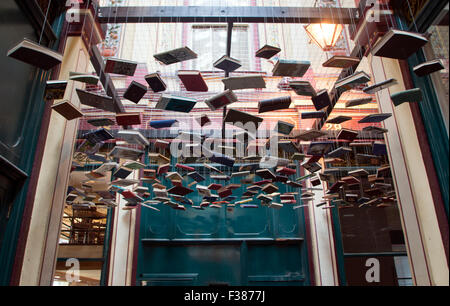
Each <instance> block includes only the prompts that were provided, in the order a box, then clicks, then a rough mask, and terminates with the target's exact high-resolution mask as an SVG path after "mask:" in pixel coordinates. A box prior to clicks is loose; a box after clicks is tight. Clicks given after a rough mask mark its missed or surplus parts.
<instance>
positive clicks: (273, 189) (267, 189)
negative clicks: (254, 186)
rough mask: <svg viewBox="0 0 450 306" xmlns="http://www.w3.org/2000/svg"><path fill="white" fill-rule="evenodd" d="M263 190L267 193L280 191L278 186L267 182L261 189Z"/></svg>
mask: <svg viewBox="0 0 450 306" xmlns="http://www.w3.org/2000/svg"><path fill="white" fill-rule="evenodd" d="M261 191H262V192H265V193H267V194H271V193H274V192H276V191H278V187H277V186H275V185H273V184H267V185H266V186H264V187H263V188H262V189H261Z"/></svg>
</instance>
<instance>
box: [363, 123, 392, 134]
mask: <svg viewBox="0 0 450 306" xmlns="http://www.w3.org/2000/svg"><path fill="white" fill-rule="evenodd" d="M362 130H363V131H364V132H369V133H376V134H383V133H387V132H388V129H385V128H382V127H379V126H372V125H370V126H365V127H363V129H362Z"/></svg>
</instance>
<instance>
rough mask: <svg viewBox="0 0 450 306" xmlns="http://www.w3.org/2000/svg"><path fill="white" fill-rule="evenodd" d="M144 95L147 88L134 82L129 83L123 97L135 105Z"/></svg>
mask: <svg viewBox="0 0 450 306" xmlns="http://www.w3.org/2000/svg"><path fill="white" fill-rule="evenodd" d="M146 93H147V86H145V85H142V84H141V83H138V82H136V81H131V83H130V85H129V86H128V88H127V90H126V91H125V93H124V94H123V97H124V98H125V99H127V100H130V101H132V102H134V103H136V104H137V103H139V101H140V100H141V99H142V97H144V95H145V94H146Z"/></svg>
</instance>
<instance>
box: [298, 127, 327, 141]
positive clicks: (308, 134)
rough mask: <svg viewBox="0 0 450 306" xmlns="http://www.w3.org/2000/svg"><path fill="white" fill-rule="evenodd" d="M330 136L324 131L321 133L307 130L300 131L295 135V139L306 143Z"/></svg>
mask: <svg viewBox="0 0 450 306" xmlns="http://www.w3.org/2000/svg"><path fill="white" fill-rule="evenodd" d="M326 135H328V134H327V133H326V132H324V131H319V130H306V131H300V132H299V133H297V134H295V135H293V137H294V138H298V139H300V140H304V141H311V140H313V139H316V138H319V137H323V136H326Z"/></svg>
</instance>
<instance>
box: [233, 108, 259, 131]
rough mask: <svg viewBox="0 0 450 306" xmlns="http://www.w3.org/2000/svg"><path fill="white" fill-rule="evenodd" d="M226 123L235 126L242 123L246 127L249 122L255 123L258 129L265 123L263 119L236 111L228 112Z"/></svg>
mask: <svg viewBox="0 0 450 306" xmlns="http://www.w3.org/2000/svg"><path fill="white" fill-rule="evenodd" d="M224 121H225V123H230V124H233V125H236V124H238V123H241V124H242V125H243V126H245V125H246V124H247V123H249V122H253V123H254V124H255V127H256V128H257V127H258V126H259V124H260V123H261V122H262V121H263V119H262V118H260V117H257V116H253V115H250V114H248V113H245V112H241V111H238V110H235V109H232V108H230V109H228V112H227V114H226V116H225V119H224Z"/></svg>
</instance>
